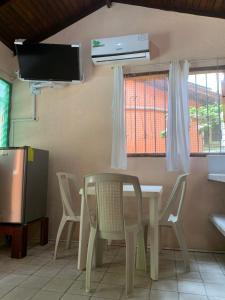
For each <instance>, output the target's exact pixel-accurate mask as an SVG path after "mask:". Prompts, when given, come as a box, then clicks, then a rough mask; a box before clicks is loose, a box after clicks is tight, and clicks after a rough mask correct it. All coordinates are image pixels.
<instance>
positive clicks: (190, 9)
mask: <svg viewBox="0 0 225 300" xmlns="http://www.w3.org/2000/svg"><path fill="white" fill-rule="evenodd" d="M113 2H118V3H125V4H131V5H139V6H144V7H152V8H158V9H162V10H170V11H178V12H183V13H190V14H197V15H203V16H210V17H217V18H224V19H225V1H224V0H117V1H110V0H0V41H1V42H3V43H4V44H5V45H6V46H8V47H9V48H10V49H12V50H14V40H15V39H18V38H24V39H26V40H28V41H32V42H40V41H42V40H44V39H46V38H48V37H50V36H51V35H53V34H55V33H57V32H58V31H60V30H62V29H64V28H66V27H67V26H69V25H71V24H73V23H75V22H76V21H78V20H80V19H81V18H83V17H85V16H87V15H88V14H90V13H92V12H94V11H95V10H97V9H99V8H101V7H103V6H105V5H107V6H108V7H111V6H113Z"/></svg>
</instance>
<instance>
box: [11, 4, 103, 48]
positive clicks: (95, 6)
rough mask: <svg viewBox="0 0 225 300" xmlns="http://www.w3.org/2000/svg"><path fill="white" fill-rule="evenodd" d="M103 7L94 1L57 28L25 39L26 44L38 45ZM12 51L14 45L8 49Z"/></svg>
mask: <svg viewBox="0 0 225 300" xmlns="http://www.w3.org/2000/svg"><path fill="white" fill-rule="evenodd" d="M103 6H105V0H100V1H96V2H95V3H92V4H91V5H90V6H89V7H88V8H87V9H85V10H83V11H82V12H81V13H79V14H76V15H74V16H72V17H70V18H68V19H65V20H64V22H63V23H61V24H60V25H58V26H54V28H53V29H51V30H49V31H45V32H43V33H41V34H38V35H35V36H34V37H32V38H31V39H27V40H26V42H27V43H29V42H31V43H38V42H41V41H43V40H45V39H47V38H49V37H51V36H52V35H54V34H56V33H57V32H59V31H61V30H63V29H65V28H66V27H68V26H70V25H72V24H73V23H75V22H77V21H79V20H80V19H82V18H84V17H86V16H88V15H89V14H91V13H93V12H94V11H96V10H98V9H100V8H101V7H103ZM12 47H13V48H12ZM10 48H11V49H12V50H13V49H14V45H13V46H12V45H11V47H10Z"/></svg>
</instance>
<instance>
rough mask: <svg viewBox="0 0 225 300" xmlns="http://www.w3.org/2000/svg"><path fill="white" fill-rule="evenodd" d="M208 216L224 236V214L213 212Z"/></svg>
mask: <svg viewBox="0 0 225 300" xmlns="http://www.w3.org/2000/svg"><path fill="white" fill-rule="evenodd" d="M209 218H210V220H211V221H212V223H213V224H214V225H215V226H216V228H217V229H218V230H219V231H220V232H221V233H222V235H224V236H225V215H220V214H213V215H211V216H210V217H209Z"/></svg>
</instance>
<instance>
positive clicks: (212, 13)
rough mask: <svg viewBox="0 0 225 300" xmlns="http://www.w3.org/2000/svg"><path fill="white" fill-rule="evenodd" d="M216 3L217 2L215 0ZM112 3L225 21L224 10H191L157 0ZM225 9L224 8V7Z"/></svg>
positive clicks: (187, 7) (174, 3)
mask: <svg viewBox="0 0 225 300" xmlns="http://www.w3.org/2000/svg"><path fill="white" fill-rule="evenodd" d="M217 1H218V0H217ZM114 2H118V3H123V4H130V5H136V6H144V7H148V8H156V9H161V10H166V11H175V12H180V13H186V14H192V15H199V16H205V17H213V18H222V19H225V9H217V10H215V9H214V10H212V9H207V6H206V7H205V9H204V10H203V9H197V8H195V9H193V8H192V7H190V6H188V5H187V6H186V7H185V5H183V7H180V6H177V5H176V1H158V0H115V1H114ZM224 8H225V7H224Z"/></svg>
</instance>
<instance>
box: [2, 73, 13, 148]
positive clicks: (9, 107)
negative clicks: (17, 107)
mask: <svg viewBox="0 0 225 300" xmlns="http://www.w3.org/2000/svg"><path fill="white" fill-rule="evenodd" d="M0 80H1V81H4V82H5V83H7V84H8V85H9V103H8V130H7V141H6V146H5V147H0V148H2V149H3V148H7V147H9V134H10V122H11V119H10V115H11V99H12V83H11V82H9V81H8V80H6V79H5V78H2V77H1V76H0Z"/></svg>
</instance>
